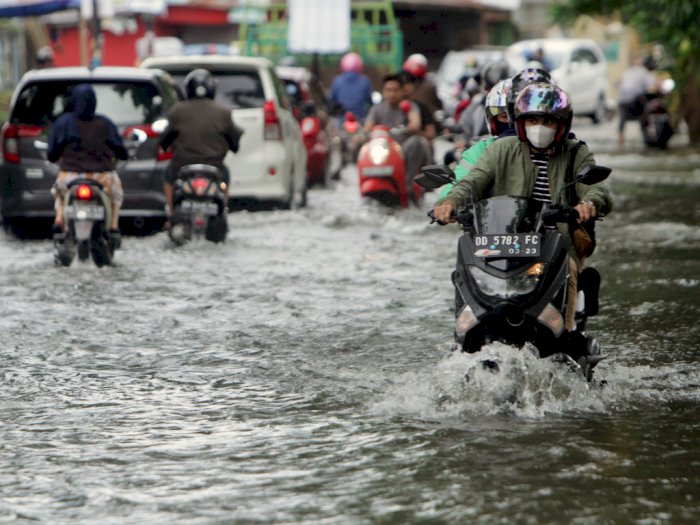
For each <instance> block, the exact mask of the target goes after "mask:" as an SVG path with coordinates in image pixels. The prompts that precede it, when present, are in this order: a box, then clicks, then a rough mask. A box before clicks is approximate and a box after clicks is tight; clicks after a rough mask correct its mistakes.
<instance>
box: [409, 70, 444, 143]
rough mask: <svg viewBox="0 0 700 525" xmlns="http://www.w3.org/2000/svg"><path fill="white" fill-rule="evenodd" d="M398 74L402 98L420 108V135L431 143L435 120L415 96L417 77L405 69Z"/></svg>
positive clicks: (435, 127) (435, 129) (434, 134)
mask: <svg viewBox="0 0 700 525" xmlns="http://www.w3.org/2000/svg"><path fill="white" fill-rule="evenodd" d="M400 75H401V79H402V80H403V96H404V98H405V99H406V100H409V101H411V102H413V103H414V104H416V105H417V106H418V109H419V110H420V119H421V135H422V136H423V137H425V138H426V139H427V140H428V141H430V142H431V143H432V140H433V139H434V138H435V137H436V136H437V123H436V122H435V117H434V115H433V114H432V113H431V112H430V110H429V109H428V106H426V105H425V104H423V103H422V102H421V101H419V100H416V98H415V93H416V84H417V83H418V79H417V78H416V77H414V76H413V75H411V74H410V73H406V72H405V71H402V72H401V74H400Z"/></svg>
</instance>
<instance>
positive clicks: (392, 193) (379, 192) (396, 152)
mask: <svg viewBox="0 0 700 525" xmlns="http://www.w3.org/2000/svg"><path fill="white" fill-rule="evenodd" d="M404 102H405V103H406V104H404ZM404 102H402V103H401V104H402V109H403V110H404V112H408V110H409V109H410V103H408V102H407V101H404ZM406 106H407V107H406ZM403 133H405V126H399V127H395V128H391V129H389V128H387V127H386V126H381V125H377V126H374V128H372V130H371V131H370V134H369V140H368V141H367V142H366V143H365V144H364V145H363V146H362V148H361V149H360V152H359V157H358V160H357V171H358V175H359V178H360V195H362V197H367V198H370V199H373V200H376V201H378V202H380V203H382V204H384V205H386V206H390V207H400V208H406V207H408V206H409V204H410V203H409V199H408V194H407V191H406V176H405V172H406V165H405V162H404V157H403V153H402V150H401V144H400V143H399V142H398V140H397V138H398V137H400V136H401V135H402V134H403ZM412 189H413V198H414V199H415V200H416V202H418V201H419V200H420V199H421V197H422V196H423V188H422V187H421V186H420V185H418V184H417V183H416V182H415V181H414V182H413V188H412Z"/></svg>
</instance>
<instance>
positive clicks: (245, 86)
mask: <svg viewBox="0 0 700 525" xmlns="http://www.w3.org/2000/svg"><path fill="white" fill-rule="evenodd" d="M207 69H208V70H209V71H210V72H211V74H212V75H214V77H215V78H216V101H217V102H218V103H219V104H223V105H225V106H232V107H234V108H261V107H262V106H263V104H264V103H265V91H264V89H263V85H262V79H261V78H260V73H258V72H257V71H253V70H248V71H243V70H241V71H230V70H229V71H226V70H218V69H214V68H207ZM190 71H191V69H187V70H186V71H173V70H171V69H168V72H169V73H170V75H171V76H172V77H173V78H174V79H175V80H176V81H177V83H178V84H179V85H180V87H182V89H183V91H185V92H186V90H185V85H184V84H185V78H186V77H187V74H188V73H189V72H190Z"/></svg>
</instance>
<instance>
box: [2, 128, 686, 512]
mask: <svg viewBox="0 0 700 525" xmlns="http://www.w3.org/2000/svg"><path fill="white" fill-rule="evenodd" d="M630 127H631V124H630ZM574 130H575V131H576V133H577V135H578V136H579V137H580V138H582V139H583V140H586V141H587V142H588V143H589V145H590V147H591V149H592V150H593V151H594V152H600V153H597V154H596V158H597V161H598V162H599V163H600V164H603V165H608V166H610V167H612V168H613V169H614V171H613V174H612V176H611V179H610V181H611V187H612V189H613V196H614V199H615V204H616V209H615V212H614V213H613V214H611V215H610V217H609V218H606V219H605V220H604V221H602V222H601V223H599V226H598V232H599V233H598V235H599V247H598V250H597V252H596V254H595V255H594V256H593V257H592V258H591V259H590V265H592V266H595V267H596V268H598V269H599V270H600V272H601V274H602V276H603V285H602V290H601V311H600V314H599V315H598V316H597V317H595V318H592V319H591V320H590V324H589V329H590V331H591V332H592V333H594V334H595V335H596V336H597V337H598V338H599V339H600V341H601V344H602V346H603V351H604V353H605V354H607V355H608V356H609V357H608V359H606V360H605V361H603V362H602V363H601V364H600V365H599V366H598V368H597V369H596V373H597V375H598V377H599V378H600V379H604V380H605V381H606V382H607V384H606V385H605V386H604V387H603V388H591V389H589V387H588V386H587V385H586V384H584V383H583V382H582V381H579V380H578V378H576V377H574V376H573V375H572V374H571V373H569V372H568V371H567V370H563V369H560V368H557V366H556V365H554V364H553V363H550V362H548V361H544V360H539V359H537V358H535V357H533V356H532V355H531V354H529V353H528V352H522V351H518V350H517V349H512V348H509V347H505V346H503V345H498V344H494V345H491V346H489V347H487V348H485V349H484V352H487V353H489V354H491V355H497V356H498V357H499V359H501V360H502V361H503V362H504V363H505V364H506V366H505V367H504V368H503V373H502V374H500V375H494V374H491V373H489V372H487V371H484V370H482V369H481V368H480V367H478V368H477V367H475V365H476V364H477V362H478V360H477V358H476V357H475V356H473V355H459V354H451V353H450V352H449V349H450V346H451V343H452V329H453V317H452V307H453V289H452V285H451V282H450V272H451V271H452V268H453V266H454V258H455V248H456V243H457V237H458V230H457V228H456V227H442V228H441V227H438V226H436V225H429V224H428V220H427V217H426V215H425V214H426V211H427V210H428V209H429V208H430V206H431V205H432V203H433V201H434V194H432V195H431V194H429V195H428V197H427V199H426V202H425V203H424V205H423V209H420V210H419V209H415V208H414V209H411V210H408V211H406V212H402V213H396V214H393V215H392V214H386V213H381V212H379V211H377V210H374V209H371V208H368V207H366V206H363V204H362V203H361V202H360V198H359V194H358V191H357V184H356V179H355V173H354V172H353V171H352V170H351V169H347V170H346V171H344V173H343V179H342V180H341V181H340V182H339V183H338V184H337V185H336V186H335V187H334V188H332V189H314V190H312V191H311V192H310V194H309V207H308V208H306V209H302V210H297V211H292V212H285V211H272V212H258V213H249V212H237V213H234V214H231V215H229V224H230V226H231V233H230V237H229V240H228V241H227V242H226V243H225V244H223V245H212V244H209V243H205V242H204V241H202V242H196V243H192V244H190V245H188V246H185V247H183V248H177V249H176V248H173V247H172V245H171V244H170V242H169V240H168V238H167V235H166V234H164V233H160V234H157V235H155V236H152V237H146V238H137V237H127V238H125V240H124V243H123V246H122V249H121V250H120V251H119V252H118V253H117V256H116V266H115V267H111V268H104V269H101V270H98V269H97V268H95V267H94V266H93V265H91V264H84V265H81V264H78V263H74V264H73V266H72V267H70V268H67V269H66V268H55V267H54V265H53V260H52V249H51V243H50V242H49V241H18V240H16V239H13V238H11V237H7V236H4V235H0V290H2V297H3V301H2V306H0V334H2V345H0V523H13V524H15V523H17V524H20V523H22V524H23V523H52V524H71V525H74V524H93V523H114V524H116V523H119V524H122V523H124V524H126V523H144V524H146V523H147V524H172V523H178V524H188V525H189V524H191V525H194V524H230V523H235V524H291V523H299V524H301V523H303V524H319V525H320V524H323V525H328V524H375V523H384V524H404V523H406V524H407V523H426V524H427V523H434V524H442V523H483V524H494V523H503V524H511V523H518V524H521V523H522V524H537V525H540V524H561V523H572V524H574V523H575V524H601V523H611V524H612V523H615V524H617V523H620V524H622V523H625V524H627V523H636V524H643V525H654V524H674V525H675V524H689V525H690V524H696V523H698V522H700V501H699V499H700V447H698V443H700V418H699V417H698V414H700V344H699V343H698V342H699V341H700V327H699V326H698V319H700V299H698V297H700V293H699V290H700V226H698V225H699V224H700V198H699V197H700V156H699V155H698V154H689V153H688V152H687V151H685V150H684V152H683V154H682V155H680V154H679V155H674V153H673V150H672V151H670V152H651V153H650V154H641V152H642V151H643V150H642V149H641V147H639V148H637V149H635V147H634V146H630V150H629V151H628V152H627V153H626V154H619V153H617V152H613V151H610V147H611V145H610V142H611V140H610V137H613V136H614V135H608V134H607V133H608V132H609V131H610V130H614V123H608V124H606V125H605V127H604V129H602V130H601V129H600V128H596V127H594V126H592V125H590V124H589V123H588V122H586V121H582V122H581V123H577V124H576V125H575V127H574ZM630 135H632V131H631V130H630ZM465 374H470V381H469V382H465V381H464V377H465Z"/></svg>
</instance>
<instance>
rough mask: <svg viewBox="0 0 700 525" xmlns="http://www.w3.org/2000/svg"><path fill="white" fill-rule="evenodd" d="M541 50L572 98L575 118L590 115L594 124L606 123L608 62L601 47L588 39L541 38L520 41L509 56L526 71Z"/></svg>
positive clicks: (514, 45) (509, 48) (509, 50)
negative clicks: (604, 121)
mask: <svg viewBox="0 0 700 525" xmlns="http://www.w3.org/2000/svg"><path fill="white" fill-rule="evenodd" d="M538 49H542V51H543V52H544V65H545V66H546V67H548V69H549V72H550V74H551V75H552V79H553V80H554V82H556V84H557V85H558V86H559V87H561V88H562V89H563V90H564V91H566V92H567V93H568V95H569V96H570V97H571V104H572V106H573V109H574V115H584V116H589V117H591V118H592V119H593V122H601V121H602V120H604V118H605V115H606V109H607V103H606V93H607V89H608V63H607V60H606V59H605V55H604V54H603V51H602V50H601V49H600V46H598V44H596V43H595V41H593V40H589V39H584V38H541V39H533V40H522V41H520V42H516V43H515V44H512V45H511V46H509V47H508V49H507V51H506V54H507V55H508V58H509V60H510V61H511V62H513V61H519V63H520V69H523V68H525V67H526V65H527V64H528V62H529V61H532V60H535V61H536V58H534V55H535V52H536V51H537V50H538Z"/></svg>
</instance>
